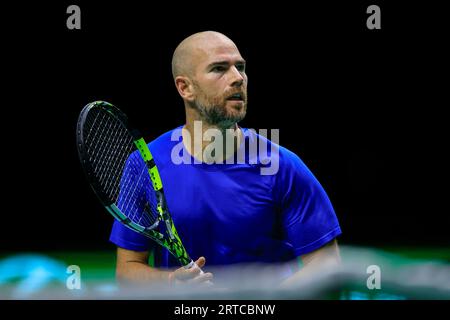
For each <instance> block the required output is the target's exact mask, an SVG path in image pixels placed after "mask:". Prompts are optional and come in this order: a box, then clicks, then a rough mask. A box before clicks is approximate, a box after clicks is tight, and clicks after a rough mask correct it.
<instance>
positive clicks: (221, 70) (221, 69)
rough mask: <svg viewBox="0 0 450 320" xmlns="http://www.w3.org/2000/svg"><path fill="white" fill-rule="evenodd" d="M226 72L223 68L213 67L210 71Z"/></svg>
mask: <svg viewBox="0 0 450 320" xmlns="http://www.w3.org/2000/svg"><path fill="white" fill-rule="evenodd" d="M226 70H227V69H226V68H225V67H224V66H214V67H212V69H211V71H212V72H224V71H226Z"/></svg>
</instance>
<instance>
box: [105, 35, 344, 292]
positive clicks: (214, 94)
mask: <svg viewBox="0 0 450 320" xmlns="http://www.w3.org/2000/svg"><path fill="white" fill-rule="evenodd" d="M172 73H173V77H174V81H175V86H176V88H177V90H178V93H179V94H180V96H181V97H182V99H183V101H184V105H185V111H186V124H185V125H184V127H182V128H178V129H176V130H174V131H171V132H168V133H166V134H164V135H162V136H160V137H159V138H157V139H156V140H154V141H152V142H151V143H150V144H149V147H150V150H151V151H152V154H153V155H154V156H155V161H156V162H157V165H158V168H160V174H161V179H162V180H163V182H164V189H165V193H166V196H167V202H168V207H169V210H170V212H171V214H172V218H173V220H174V223H175V226H176V228H177V230H178V233H179V235H180V237H181V239H182V241H183V244H184V245H185V247H186V249H187V251H188V252H189V254H190V255H191V256H192V257H193V258H196V257H199V258H198V259H197V261H196V263H197V264H198V266H199V267H204V266H205V262H206V261H207V262H208V266H217V265H229V264H237V263H254V262H260V263H277V262H286V261H292V260H294V259H296V258H297V257H300V258H301V260H302V262H303V263H304V267H303V268H302V269H301V270H300V271H298V272H296V273H294V274H291V275H289V276H287V277H286V279H284V282H283V285H289V284H290V283H294V282H295V281H296V280H300V279H301V278H302V277H304V276H306V275H307V274H308V270H315V269H317V267H318V266H323V265H330V264H331V265H333V264H336V263H338V262H339V253H338V247H337V243H336V240H335V238H336V237H337V236H338V235H339V234H340V233H341V230H340V227H339V223H338V221H337V218H336V215H335V213H334V210H333V208H332V205H331V203H330V201H329V199H328V197H327V195H326V193H325V191H324V190H323V188H322V187H321V186H320V184H319V182H318V181H317V180H316V179H315V177H314V176H313V175H312V173H311V172H310V171H309V170H308V168H307V167H306V166H305V164H304V163H303V162H302V161H301V160H300V159H299V158H298V157H297V156H296V155H295V154H293V153H292V152H290V151H289V150H287V149H285V148H283V147H280V146H278V145H275V144H274V143H271V142H270V141H268V140H265V139H264V138H263V137H261V136H259V135H257V134H256V133H254V132H253V131H251V130H248V129H244V128H241V127H239V126H238V125H237V123H238V122H239V121H241V120H242V119H243V118H244V117H245V114H246V110H247V75H246V73H245V60H244V59H243V58H242V56H241V54H240V53H239V50H238V49H237V47H236V45H235V44H234V43H233V42H232V41H231V40H230V39H229V38H227V37H226V36H225V35H223V34H220V33H217V32H211V31H208V32H201V33H197V34H194V35H191V36H190V37H188V38H186V39H185V40H183V41H182V42H181V43H180V44H179V46H178V47H177V48H176V50H175V52H174V55H173V60H172ZM211 130H213V132H219V133H221V137H218V136H217V135H216V136H215V140H220V139H223V141H222V142H223V144H222V146H223V148H218V149H217V148H216V149H214V150H213V151H212V152H206V151H208V147H209V146H210V144H211V141H210V140H211V139H205V138H204V137H205V136H208V133H210V132H211ZM214 130H215V131H214ZM199 132H200V133H199ZM174 136H178V138H179V139H178V141H174V140H173V137H174ZM199 136H200V138H199ZM180 139H181V141H182V143H181V142H180V141H179V140H180ZM229 141H232V142H233V143H232V147H231V148H226V147H225V146H226V145H227V144H229ZM256 141H263V142H264V143H268V144H270V148H271V150H273V149H272V148H274V150H276V153H277V155H278V159H276V160H277V161H278V166H279V168H278V167H277V170H276V172H273V173H272V174H264V175H263V174H261V169H262V168H263V167H264V159H262V158H263V157H262V156H261V155H254V154H250V153H249V152H245V151H244V153H245V154H244V158H245V159H244V162H238V163H235V162H234V161H229V160H230V159H231V160H233V159H234V158H235V157H236V155H237V154H238V153H239V152H240V151H242V150H245V146H246V145H247V144H252V143H254V142H256ZM216 142H217V141H216ZM180 144H181V148H180ZM174 150H176V152H174ZM180 154H182V157H183V159H188V160H191V161H188V163H185V162H183V163H181V164H180V162H179V161H178V160H179V159H177V160H176V159H175V158H176V156H179V155H180ZM174 155H175V156H174ZM266 160H267V159H266ZM110 240H111V241H112V242H113V243H115V244H116V245H117V246H118V251H117V276H118V277H119V278H120V279H127V280H131V281H137V282H144V281H163V282H171V283H183V282H186V281H190V282H194V283H201V282H206V281H209V280H211V279H212V274H211V273H208V272H207V273H204V274H200V271H199V270H198V269H196V268H192V269H189V270H185V269H184V268H178V267H177V268H175V267H176V266H177V263H176V261H175V260H174V259H173V258H172V257H171V256H169V254H168V252H167V251H166V250H165V249H161V248H160V247H159V246H158V245H156V244H154V243H153V242H152V241H151V240H149V239H147V238H145V237H143V236H141V235H139V234H137V233H135V232H133V231H131V230H129V229H127V228H125V227H123V226H122V225H121V224H120V223H118V222H115V223H114V226H113V230H112V233H111V238H110ZM150 251H153V253H154V258H155V266H152V267H151V266H149V265H148V258H149V252H150ZM167 267H169V268H167Z"/></svg>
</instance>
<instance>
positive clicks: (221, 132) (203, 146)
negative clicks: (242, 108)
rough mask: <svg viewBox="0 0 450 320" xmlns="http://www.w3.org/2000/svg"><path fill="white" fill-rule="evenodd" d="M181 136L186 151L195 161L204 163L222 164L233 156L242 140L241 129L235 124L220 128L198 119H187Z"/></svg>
mask: <svg viewBox="0 0 450 320" xmlns="http://www.w3.org/2000/svg"><path fill="white" fill-rule="evenodd" d="M182 135H183V144H184V147H185V148H186V150H187V151H188V152H189V153H190V154H191V155H192V156H193V157H194V158H195V159H197V160H200V161H202V162H206V163H224V162H225V160H226V159H228V158H230V157H232V156H234V154H235V153H236V151H237V150H238V148H239V146H240V144H241V143H242V140H243V139H242V138H243V134H242V129H241V128H240V127H239V126H238V125H237V123H233V124H231V125H229V126H227V127H221V126H218V125H214V124H210V123H208V122H207V121H205V120H202V119H200V117H187V118H186V124H185V125H184V127H183V130H182Z"/></svg>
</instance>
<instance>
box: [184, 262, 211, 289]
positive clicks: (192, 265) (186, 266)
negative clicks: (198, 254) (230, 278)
mask: <svg viewBox="0 0 450 320" xmlns="http://www.w3.org/2000/svg"><path fill="white" fill-rule="evenodd" d="M184 267H185V268H186V269H191V268H197V269H199V270H200V274H204V272H203V270H202V269H201V268H200V267H199V266H198V265H197V264H196V263H195V262H194V260H191V262H189V263H188V264H187V265H185V266H184ZM204 283H205V284H207V285H208V286H212V285H213V284H214V283H213V282H212V281H210V280H207V281H205V282H204Z"/></svg>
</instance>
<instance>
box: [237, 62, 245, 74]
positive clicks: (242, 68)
mask: <svg viewBox="0 0 450 320" xmlns="http://www.w3.org/2000/svg"><path fill="white" fill-rule="evenodd" d="M236 69H238V71H239V72H245V64H243V63H239V64H237V65H236Z"/></svg>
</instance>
